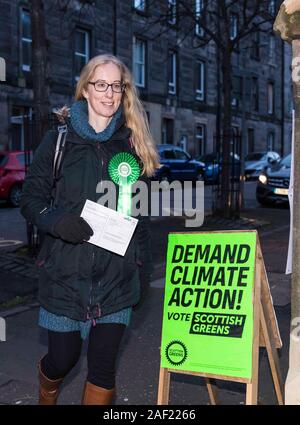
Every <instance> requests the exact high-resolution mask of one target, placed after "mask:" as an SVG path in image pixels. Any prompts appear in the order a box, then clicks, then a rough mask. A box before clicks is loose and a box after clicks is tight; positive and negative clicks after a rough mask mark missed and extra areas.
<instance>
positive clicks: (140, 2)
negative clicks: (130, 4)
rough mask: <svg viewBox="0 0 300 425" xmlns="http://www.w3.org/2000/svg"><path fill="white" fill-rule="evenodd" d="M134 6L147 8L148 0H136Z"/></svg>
mask: <svg viewBox="0 0 300 425" xmlns="http://www.w3.org/2000/svg"><path fill="white" fill-rule="evenodd" d="M134 8H135V9H137V10H141V11H143V12H144V11H145V10H146V0H134Z"/></svg>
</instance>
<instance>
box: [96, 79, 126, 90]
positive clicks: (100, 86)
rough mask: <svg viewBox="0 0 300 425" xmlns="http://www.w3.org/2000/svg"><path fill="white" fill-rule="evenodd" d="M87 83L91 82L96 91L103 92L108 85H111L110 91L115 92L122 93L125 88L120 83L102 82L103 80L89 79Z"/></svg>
mask: <svg viewBox="0 0 300 425" xmlns="http://www.w3.org/2000/svg"><path fill="white" fill-rule="evenodd" d="M89 84H92V85H93V86H94V87H95V90H96V91H100V92H105V91H107V90H108V87H111V89H112V91H113V92H115V93H122V92H123V91H124V90H125V87H126V85H125V84H122V83H112V84H108V83H104V82H103V81H95V82H92V81H89Z"/></svg>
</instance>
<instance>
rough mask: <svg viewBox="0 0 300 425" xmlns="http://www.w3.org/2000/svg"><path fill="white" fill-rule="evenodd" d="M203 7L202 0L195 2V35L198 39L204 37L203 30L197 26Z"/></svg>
mask: <svg viewBox="0 0 300 425" xmlns="http://www.w3.org/2000/svg"><path fill="white" fill-rule="evenodd" d="M203 7H204V0H195V17H196V25H195V33H196V35H198V36H199V37H203V35H204V30H203V28H202V27H201V25H200V24H199V19H200V18H201V14H202V10H203Z"/></svg>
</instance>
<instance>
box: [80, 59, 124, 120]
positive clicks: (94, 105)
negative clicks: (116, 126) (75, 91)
mask: <svg viewBox="0 0 300 425" xmlns="http://www.w3.org/2000/svg"><path fill="white" fill-rule="evenodd" d="M96 81H98V82H103V83H108V84H112V83H121V82H122V81H121V72H120V69H119V68H118V66H117V65H115V64H114V63H106V64H104V65H99V66H97V68H96V69H95V72H94V75H92V78H90V82H93V83H94V82H96ZM83 95H84V97H85V98H86V100H87V102H88V105H89V109H92V110H93V112H94V113H96V114H97V115H99V116H101V117H104V118H109V117H111V116H112V115H114V113H115V112H116V111H117V109H118V108H119V106H120V103H121V100H122V93H115V92H113V90H112V87H111V86H109V87H108V88H107V90H106V91H105V92H99V91H96V89H95V87H94V85H92V84H88V85H87V90H84V91H83Z"/></svg>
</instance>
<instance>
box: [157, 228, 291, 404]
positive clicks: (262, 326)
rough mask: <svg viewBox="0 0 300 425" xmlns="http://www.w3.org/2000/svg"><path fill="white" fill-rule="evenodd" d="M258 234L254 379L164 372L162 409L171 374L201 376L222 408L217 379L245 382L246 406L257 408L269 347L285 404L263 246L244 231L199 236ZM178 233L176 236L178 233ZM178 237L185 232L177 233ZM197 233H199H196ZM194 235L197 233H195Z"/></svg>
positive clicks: (278, 390)
mask: <svg viewBox="0 0 300 425" xmlns="http://www.w3.org/2000/svg"><path fill="white" fill-rule="evenodd" d="M243 232H247V233H249V232H255V233H256V252H255V274H254V276H255V277H254V287H253V343H252V376H251V378H250V379H246V378H235V377H232V376H224V375H213V374H209V373H201V372H190V371H185V370H177V369H171V368H162V367H161V368H160V373H159V385H158V398H157V404H158V405H167V404H168V402H169V392H170V377H171V373H180V374H185V375H193V376H201V377H204V378H205V382H206V386H207V390H208V394H209V399H210V402H211V404H213V405H216V404H218V400H217V388H216V385H215V383H214V380H215V379H221V380H226V381H233V382H241V383H244V384H246V405H255V404H257V398H258V370H259V367H258V363H259V347H265V348H266V349H267V353H268V359H269V363H270V368H271V373H272V378H273V383H274V388H275V392H276V396H277V401H278V404H279V405H283V404H284V399H283V394H284V392H283V381H282V377H281V371H280V365H279V358H278V351H277V350H278V349H280V348H281V347H282V341H281V337H280V332H279V328H278V323H277V319H276V314H275V311H274V305H273V300H272V296H271V292H270V286H269V282H268V277H267V273H266V268H265V264H264V260H263V256H262V251H261V247H260V242H259V238H258V234H257V231H256V230H253V231H251V230H250V231H249V230H242V231H231V230H230V231H216V232H199V234H200V233H201V234H203V233H243ZM174 233H175V232H174ZM176 233H178V234H180V233H183V232H176ZM195 233H196V232H195ZM193 234H194V233H193Z"/></svg>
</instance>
